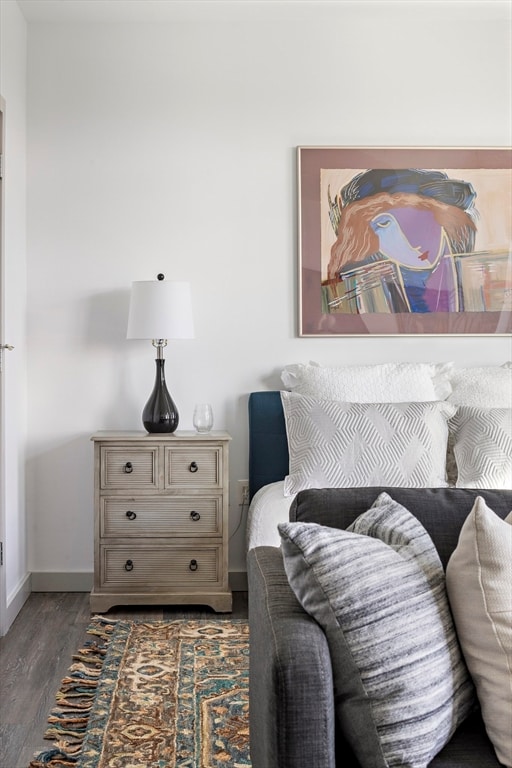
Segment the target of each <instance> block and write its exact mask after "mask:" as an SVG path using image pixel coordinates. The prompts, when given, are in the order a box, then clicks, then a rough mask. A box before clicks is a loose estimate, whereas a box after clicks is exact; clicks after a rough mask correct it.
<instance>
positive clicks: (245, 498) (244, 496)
mask: <svg viewBox="0 0 512 768" xmlns="http://www.w3.org/2000/svg"><path fill="white" fill-rule="evenodd" d="M237 504H238V506H239V507H244V506H246V505H247V504H249V481H248V480H239V481H238V484H237Z"/></svg>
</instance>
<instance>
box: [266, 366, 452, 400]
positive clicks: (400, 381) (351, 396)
mask: <svg viewBox="0 0 512 768" xmlns="http://www.w3.org/2000/svg"><path fill="white" fill-rule="evenodd" d="M452 370H453V363H376V364H374V365H344V366H337V367H335V368H331V367H324V366H321V365H318V363H312V362H310V363H309V365H304V364H302V363H298V364H295V365H287V366H286V368H285V369H284V370H283V371H282V373H281V381H282V382H283V384H284V385H285V387H286V388H287V389H290V390H291V391H292V392H296V393H297V394H298V395H308V396H309V397H316V398H317V399H318V400H343V401H345V402H351V403H403V402H406V401H408V400H417V401H421V402H424V401H427V400H444V399H445V398H446V397H448V395H449V394H450V393H451V391H452V388H451V385H450V381H449V377H450V375H451V372H452Z"/></svg>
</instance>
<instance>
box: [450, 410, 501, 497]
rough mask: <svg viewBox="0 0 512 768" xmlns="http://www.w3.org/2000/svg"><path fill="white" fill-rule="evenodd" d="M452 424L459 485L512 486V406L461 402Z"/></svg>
mask: <svg viewBox="0 0 512 768" xmlns="http://www.w3.org/2000/svg"><path fill="white" fill-rule="evenodd" d="M449 427H450V432H451V437H452V441H453V453H454V456H455V461H456V464H457V473H458V474H457V483H456V485H457V488H512V409H510V408H475V407H472V406H464V405H461V406H459V408H458V409H457V413H456V414H455V416H454V417H453V418H452V419H451V421H450V422H449Z"/></svg>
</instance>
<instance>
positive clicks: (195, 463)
mask: <svg viewBox="0 0 512 768" xmlns="http://www.w3.org/2000/svg"><path fill="white" fill-rule="evenodd" d="M188 469H189V472H197V470H198V469H199V467H198V466H197V462H195V461H193V462H192V463H191V465H190V467H189V468H188Z"/></svg>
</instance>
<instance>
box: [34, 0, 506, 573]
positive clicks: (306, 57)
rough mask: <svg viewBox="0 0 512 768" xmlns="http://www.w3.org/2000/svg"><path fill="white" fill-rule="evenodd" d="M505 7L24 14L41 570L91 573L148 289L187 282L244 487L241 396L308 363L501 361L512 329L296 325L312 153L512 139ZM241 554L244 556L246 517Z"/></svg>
mask: <svg viewBox="0 0 512 768" xmlns="http://www.w3.org/2000/svg"><path fill="white" fill-rule="evenodd" d="M510 44H511V41H510V6H509V5H508V4H507V3H493V2H482V3H457V2H456V3H449V2H446V3H429V2H425V3H409V4H404V3H400V2H396V3H394V2H380V3H379V2H377V3H370V4H369V3H365V2H358V3H349V2H331V3H323V2H291V3H278V2H275V3H220V2H219V3H217V2H209V3H199V4H195V3H193V2H189V3H187V4H181V3H178V4H177V5H176V11H175V19H174V20H173V21H169V22H168V23H164V24H140V25H136V24H120V23H114V22H112V23H108V24H80V25H73V24H71V23H66V24H46V25H45V24H36V23H34V24H31V25H30V27H29V91H28V104H29V134H28V157H29V190H30V192H29V227H28V234H29V264H28V266H29V301H28V304H29V384H28V386H29V411H28V424H29V450H28V469H27V472H28V504H29V516H30V525H31V528H30V542H31V545H30V568H31V570H32V571H34V572H37V573H38V574H44V573H46V572H48V573H49V572H62V573H68V572H90V571H91V570H92V561H93V538H92V537H93V533H92V531H93V486H92V445H91V444H90V442H89V436H90V434H91V433H93V432H94V431H96V430H98V429H109V428H126V429H132V428H140V427H141V424H140V414H141V410H142V407H143V405H144V403H145V401H146V399H147V397H148V395H149V392H150V390H151V387H152V384H153V375H154V363H153V351H152V348H151V347H150V345H149V342H148V343H146V342H134V341H130V342H128V341H126V339H125V327H126V315H127V304H128V294H129V288H130V285H131V282H132V280H140V279H152V278H154V277H155V276H156V274H157V272H160V271H162V272H164V273H165V275H166V277H167V278H172V279H188V280H190V281H191V282H192V285H193V296H194V304H195V320H196V335H197V338H196V339H195V340H194V341H181V342H172V343H170V344H169V346H168V348H167V352H166V357H167V372H168V379H169V384H170V389H171V392H172V394H173V396H174V397H175V400H176V402H177V405H178V408H179V409H180V413H181V426H182V427H183V428H190V427H191V415H192V409H193V405H194V403H195V402H196V401H199V400H209V401H211V402H212V403H213V406H214V410H215V414H216V427H218V428H226V429H228V430H229V431H230V432H231V433H232V435H233V442H232V452H231V478H232V484H233V494H232V495H233V503H232V509H231V528H232V529H234V528H235V527H236V524H237V522H238V511H237V509H236V506H235V497H234V484H235V481H236V480H237V479H238V478H245V477H247V417H246V406H247V395H248V393H249V392H250V391H251V390H257V389H261V388H274V387H275V388H278V387H279V384H280V382H279V371H280V370H281V368H282V367H283V365H285V364H287V363H291V362H299V361H308V360H310V359H314V360H317V361H319V362H322V363H335V362H337V361H340V362H341V361H346V360H349V361H352V362H354V363H364V362H373V361H385V360H416V361H423V360H454V361H455V362H457V363H459V364H462V365H476V364H498V363H502V362H504V361H505V360H506V359H508V358H510V356H511V349H510V340H509V339H504V338H498V337H491V338H484V339H482V338H480V339H478V338H419V339H418V338H389V339H382V338H378V339H375V338H363V339H361V338H335V339H300V338H297V336H296V272H297V269H296V260H297V237H296V223H297V220H296V219H297V217H296V168H295V155H296V150H295V148H296V146H297V145H383V146H386V145H397V146H400V145H413V146H414V145H417V146H421V145H434V146H502V145H508V144H509V143H510V136H511V122H510V106H511V98H510V93H511V82H510ZM230 568H231V570H233V571H243V570H244V569H245V559H244V526H243V525H242V526H241V528H240V530H239V532H238V533H237V534H236V536H235V537H234V538H233V540H232V543H231V553H230Z"/></svg>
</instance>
